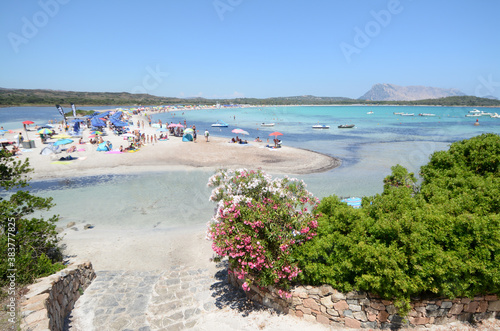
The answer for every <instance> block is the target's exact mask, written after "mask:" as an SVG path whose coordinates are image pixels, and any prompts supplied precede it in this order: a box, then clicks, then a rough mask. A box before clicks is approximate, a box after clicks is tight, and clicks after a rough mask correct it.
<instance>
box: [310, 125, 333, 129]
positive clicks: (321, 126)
mask: <svg viewBox="0 0 500 331" xmlns="http://www.w3.org/2000/svg"><path fill="white" fill-rule="evenodd" d="M312 128H313V129H329V128H330V126H329V125H324V124H316V125H313V126H312Z"/></svg>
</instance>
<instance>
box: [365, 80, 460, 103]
mask: <svg viewBox="0 0 500 331" xmlns="http://www.w3.org/2000/svg"><path fill="white" fill-rule="evenodd" d="M464 95H465V93H463V92H462V91H460V90H457V89H444V88H439V87H429V86H399V85H394V84H375V85H373V86H372V88H371V89H370V90H369V91H368V92H366V93H365V94H363V95H362V96H361V97H359V99H360V100H370V101H414V100H424V99H439V98H446V97H453V96H464Z"/></svg>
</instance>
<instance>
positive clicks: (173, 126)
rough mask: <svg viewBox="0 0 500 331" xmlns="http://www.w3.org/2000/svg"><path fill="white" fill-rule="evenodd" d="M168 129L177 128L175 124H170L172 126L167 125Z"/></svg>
mask: <svg viewBox="0 0 500 331" xmlns="http://www.w3.org/2000/svg"><path fill="white" fill-rule="evenodd" d="M168 127H169V128H176V127H177V124H174V123H172V124H169V125H168Z"/></svg>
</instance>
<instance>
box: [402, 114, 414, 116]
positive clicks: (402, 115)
mask: <svg viewBox="0 0 500 331" xmlns="http://www.w3.org/2000/svg"><path fill="white" fill-rule="evenodd" d="M401 116H415V114H414V113H401Z"/></svg>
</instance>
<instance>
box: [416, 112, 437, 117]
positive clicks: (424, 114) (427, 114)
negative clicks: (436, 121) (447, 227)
mask: <svg viewBox="0 0 500 331" xmlns="http://www.w3.org/2000/svg"><path fill="white" fill-rule="evenodd" d="M418 116H436V114H430V113H420V114H418Z"/></svg>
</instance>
